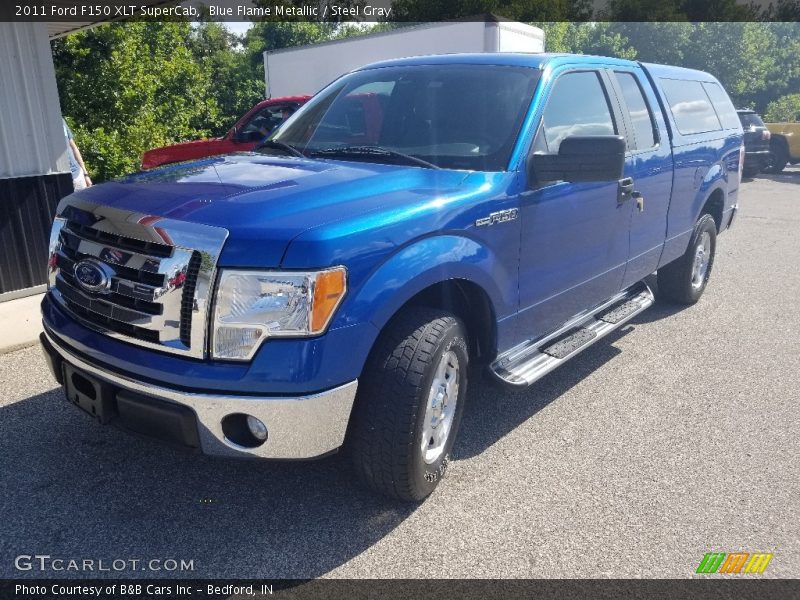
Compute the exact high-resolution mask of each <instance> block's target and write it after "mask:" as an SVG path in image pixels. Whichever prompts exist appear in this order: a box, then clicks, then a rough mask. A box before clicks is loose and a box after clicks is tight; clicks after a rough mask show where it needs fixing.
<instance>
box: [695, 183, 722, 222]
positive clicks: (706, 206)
mask: <svg viewBox="0 0 800 600" xmlns="http://www.w3.org/2000/svg"><path fill="white" fill-rule="evenodd" d="M724 212H725V192H723V191H722V188H720V187H717V188H715V189H714V190H712V192H711V193H710V194H709V195H708V197H707V198H706V200H705V202H704V203H703V207H702V208H701V209H700V214H699V215H698V216H697V218H698V219H699V218H700V217H702V216H703V215H711V217H712V218H713V219H714V223H716V225H717V233H719V232H720V231H722V217H723V214H724Z"/></svg>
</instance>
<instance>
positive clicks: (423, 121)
mask: <svg viewBox="0 0 800 600" xmlns="http://www.w3.org/2000/svg"><path fill="white" fill-rule="evenodd" d="M538 80H539V71H538V70H536V69H532V68H527V67H508V66H497V65H462V64H448V65H415V66H402V67H383V68H375V69H368V70H366V71H359V72H356V73H353V74H351V75H347V76H345V77H343V78H342V79H340V80H338V81H336V82H335V83H333V84H331V85H330V86H328V87H327V88H326V89H324V90H323V91H322V92H320V93H319V94H318V95H317V96H315V97H314V99H312V100H311V101H310V102H309V103H308V104H306V105H305V106H304V107H302V108H301V109H300V111H298V112H297V113H296V114H295V115H293V116H292V118H291V119H290V120H289V121H287V122H286V123H284V125H283V127H281V128H280V129H279V130H278V131H277V132H276V133H275V134H274V135H273V136H272V138H271V140H272V141H273V142H279V143H280V144H285V145H287V144H288V145H289V146H292V147H293V148H295V149H297V150H299V151H300V152H302V153H303V154H305V155H306V156H315V155H317V156H319V157H328V158H336V159H337V160H339V159H345V160H359V161H364V160H371V161H373V162H375V161H378V162H387V163H394V162H396V159H397V158H398V157H402V156H403V155H405V158H407V159H409V160H415V159H416V160H417V161H418V162H419V163H420V164H423V165H424V164H425V163H431V165H432V166H437V167H441V168H444V169H466V170H476V171H503V170H505V169H506V167H507V165H508V160H509V157H510V155H511V151H512V149H513V146H514V142H515V141H516V138H517V134H518V133H519V129H520V126H521V124H522V120H523V119H524V117H525V113H526V111H527V109H528V106H529V105H530V101H531V98H532V96H533V91H534V89H535V87H536V83H537V82H538ZM277 146H278V144H273V145H272V146H267V147H265V149H264V151H267V152H277V151H278V150H277V149H276V147H277ZM376 150H380V151H376ZM370 151H371V152H370Z"/></svg>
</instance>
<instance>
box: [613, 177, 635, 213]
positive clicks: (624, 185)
mask: <svg viewBox="0 0 800 600" xmlns="http://www.w3.org/2000/svg"><path fill="white" fill-rule="evenodd" d="M632 194H633V177H625V178H624V179H620V180H619V191H618V193H617V205H618V206H619V205H621V204H623V203H624V202H626V201H627V200H628V199H629V198H630V197H631V195H632Z"/></svg>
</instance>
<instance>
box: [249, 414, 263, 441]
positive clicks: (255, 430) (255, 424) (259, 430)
mask: <svg viewBox="0 0 800 600" xmlns="http://www.w3.org/2000/svg"><path fill="white" fill-rule="evenodd" d="M247 428H248V429H249V430H250V433H251V434H253V437H254V438H256V439H257V440H260V441H262V442H266V441H267V426H266V425H264V423H262V422H261V421H259V420H258V419H256V418H255V417H254V416H253V415H247Z"/></svg>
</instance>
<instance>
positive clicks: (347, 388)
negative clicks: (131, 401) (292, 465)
mask: <svg viewBox="0 0 800 600" xmlns="http://www.w3.org/2000/svg"><path fill="white" fill-rule="evenodd" d="M44 336H45V338H46V340H47V341H48V342H49V344H50V345H51V346H52V348H53V349H54V350H55V352H56V353H57V354H58V355H59V357H60V358H61V360H63V361H66V362H67V363H69V364H70V365H72V366H73V367H75V368H77V369H79V370H81V371H84V372H86V373H87V374H89V375H90V376H92V377H94V378H97V379H100V380H102V381H105V382H107V383H110V384H111V385H112V386H114V387H115V388H118V389H120V390H128V391H131V392H135V393H138V394H142V395H145V396H149V397H151V398H156V399H159V400H164V401H167V402H172V403H177V404H181V405H183V406H188V407H189V408H191V409H192V410H193V411H194V413H195V414H196V415H197V429H198V433H199V438H200V446H201V449H202V451H203V452H204V453H205V454H210V455H216V456H239V457H241V456H253V457H257V458H272V459H306V458H316V457H318V456H322V455H324V454H327V453H329V452H332V451H333V450H336V449H337V448H339V447H340V446H341V445H342V443H343V442H344V436H345V432H346V430H347V423H348V421H349V419H350V411H351V409H352V407H353V401H354V400H355V396H356V388H357V387H358V380H356V381H351V382H350V383H347V384H345V385H342V386H340V387H337V388H334V389H332V390H328V391H326V392H322V393H319V394H312V395H309V396H294V397H254V396H234V395H219V394H204V393H190V392H183V391H180V390H175V389H171V388H166V387H160V386H157V385H153V384H150V383H144V382H140V381H136V380H135V379H131V378H129V377H125V376H122V375H117V374H115V373H109V372H108V371H105V370H103V369H101V368H98V367H96V366H94V365H92V364H91V363H88V362H86V361H84V360H82V359H81V358H79V357H77V356H75V354H73V353H72V352H70V351H69V350H68V349H67V348H66V347H65V346H64V344H63V343H62V342H61V341H60V340H58V339H57V338H56V337H55V336H54V335H52V334H51V333H49V332H48V331H47V330H46V329H45V333H44ZM45 351H46V352H47V351H48V350H47V349H46V348H45ZM233 413H243V414H247V415H253V416H254V417H257V418H258V419H260V420H261V421H262V422H263V423H265V424H266V426H267V430H268V432H269V434H268V438H267V441H266V442H264V443H263V444H262V445H261V446H258V447H256V448H245V447H243V446H239V445H237V444H235V443H233V442H231V441H230V440H228V439H227V438H226V437H225V435H224V434H223V432H222V424H221V422H222V419H223V418H224V417H225V416H227V415H230V414H233Z"/></svg>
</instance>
